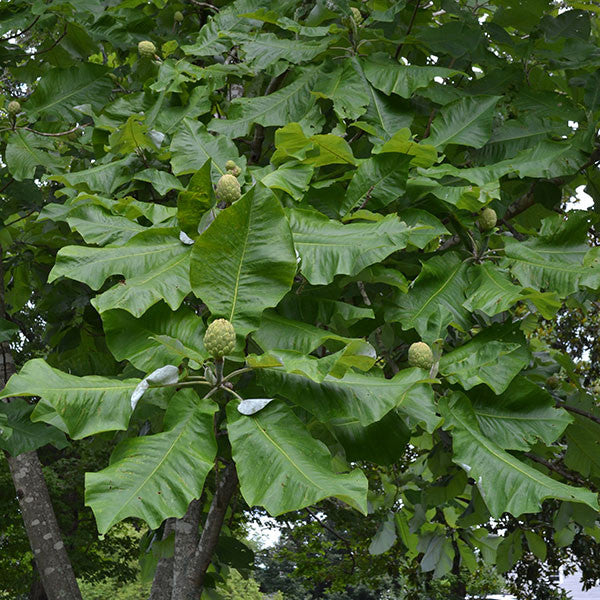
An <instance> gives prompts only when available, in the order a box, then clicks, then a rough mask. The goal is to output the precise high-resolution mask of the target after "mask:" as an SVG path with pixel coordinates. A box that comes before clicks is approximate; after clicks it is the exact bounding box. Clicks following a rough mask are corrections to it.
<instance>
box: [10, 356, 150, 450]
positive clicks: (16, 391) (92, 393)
mask: <svg viewBox="0 0 600 600" xmlns="http://www.w3.org/2000/svg"><path fill="white" fill-rule="evenodd" d="M139 381H140V380H139V379H123V380H119V379H110V378H108V377H98V376H96V375H89V376H86V377H75V376H74V375H69V374H68V373H63V372H62V371H59V370H58V369H53V368H52V367H51V366H49V365H48V364H47V363H46V362H45V361H43V360H42V359H41V358H34V359H33V360H30V361H28V362H26V363H25V365H24V366H23V368H22V369H21V371H20V372H19V373H18V374H16V375H13V376H12V377H11V378H10V379H9V380H8V383H7V384H6V387H5V388H4V390H2V394H1V395H0V399H1V398H9V397H11V396H40V397H41V398H42V400H43V403H42V402H40V403H38V405H37V406H36V408H35V410H34V411H33V414H32V416H31V419H32V421H44V422H46V423H48V422H49V423H52V424H54V425H57V426H58V425H61V427H60V428H61V429H63V431H66V432H67V433H68V434H69V435H70V436H71V437H72V438H73V439H79V438H83V437H86V436H88V435H93V434H95V433H100V432H102V431H113V430H116V429H127V425H128V423H129V417H130V415H131V404H130V402H129V397H130V396H131V393H132V392H133V390H134V389H135V387H136V386H137V384H138V383H139ZM44 404H45V406H44ZM49 408H50V409H52V410H53V411H54V412H55V413H56V415H58V420H56V419H55V418H54V416H53V415H52V410H48V409H49Z"/></svg>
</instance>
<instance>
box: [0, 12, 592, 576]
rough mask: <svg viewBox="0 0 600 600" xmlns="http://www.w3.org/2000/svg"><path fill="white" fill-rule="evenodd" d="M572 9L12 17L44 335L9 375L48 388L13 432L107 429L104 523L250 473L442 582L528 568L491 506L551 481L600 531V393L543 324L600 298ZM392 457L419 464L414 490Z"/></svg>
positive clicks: (528, 508)
mask: <svg viewBox="0 0 600 600" xmlns="http://www.w3.org/2000/svg"><path fill="white" fill-rule="evenodd" d="M563 4H564V5H561V6H559V5H558V4H557V3H550V2H544V1H542V2H534V3H531V2H526V3H514V2H507V1H505V0H495V1H492V2H487V3H476V2H471V1H468V2H462V3H457V2H446V1H444V2H441V1H437V0H434V2H431V3H429V4H426V5H423V6H422V5H421V3H418V2H405V1H392V0H378V1H375V0H372V1H369V2H366V3H364V4H363V3H360V4H359V3H354V2H348V1H347V0H334V1H332V2H329V1H328V2H325V1H323V0H319V1H317V2H315V3H301V2H298V1H297V0H278V1H277V2H273V3H270V4H269V5H268V6H267V7H265V4H264V2H261V1H260V0H236V1H235V2H219V3H218V6H217V7H211V6H210V5H204V4H202V3H193V4H189V3H185V4H183V3H181V2H169V3H165V2H162V1H159V0H155V1H153V2H141V1H138V0H124V1H121V2H106V3H80V2H53V3H42V2H35V3H33V6H34V11H33V13H32V12H31V6H32V4H31V3H30V2H20V1H16V2H11V3H5V5H3V7H2V9H1V11H2V18H1V19H0V23H1V25H0V28H1V31H0V33H2V34H3V35H4V38H3V39H5V41H4V42H3V45H2V50H1V51H2V56H3V61H4V64H5V73H6V78H5V87H4V90H3V93H4V96H3V101H4V107H5V109H4V111H5V112H4V114H3V118H4V123H5V126H4V127H3V129H2V131H1V132H0V135H1V143H2V156H3V157H4V160H3V163H2V167H1V169H0V190H1V191H0V193H1V194H2V199H3V203H2V211H3V213H2V218H3V220H4V223H5V227H4V229H3V230H2V233H1V237H2V242H1V243H2V247H3V249H4V253H5V263H6V266H5V269H6V277H5V281H6V282H7V290H6V296H5V301H6V309H7V315H8V317H9V319H11V320H4V321H1V322H0V326H1V334H2V336H3V339H4V340H12V342H13V344H14V345H16V344H18V340H19V337H18V330H17V328H15V325H14V324H15V323H16V324H19V315H20V314H21V313H22V312H23V311H24V310H28V309H30V308H31V306H34V307H35V310H36V311H37V315H38V318H39V319H41V320H42V321H43V322H44V323H46V324H47V331H46V339H47V347H46V349H45V351H44V352H43V353H42V354H43V356H42V357H39V356H38V357H37V358H34V359H32V360H30V361H29V362H27V363H26V364H25V365H24V366H23V368H22V369H21V371H20V373H19V374H17V375H15V376H14V377H12V378H11V380H10V381H9V382H8V384H7V386H6V388H5V389H4V391H3V392H2V397H6V398H9V397H10V398H15V397H19V396H21V397H25V398H32V397H35V398H39V400H38V401H37V403H35V407H34V408H32V407H31V406H30V405H28V404H26V403H24V401H23V400H20V399H19V400H13V401H12V402H11V403H9V404H2V405H1V406H0V426H1V436H0V444H1V445H2V447H3V448H4V449H6V450H7V451H8V452H12V453H16V452H20V451H23V449H29V448H35V447H38V446H41V445H43V444H46V443H54V444H62V443H64V435H63V434H67V435H68V436H70V437H71V438H73V439H77V438H83V437H87V436H91V435H99V434H101V435H104V436H106V435H107V432H115V434H114V435H116V436H118V439H119V440H120V443H119V444H118V445H117V447H116V448H115V450H114V453H113V456H112V458H111V462H110V465H109V466H107V467H106V468H103V469H101V470H100V471H99V472H96V473H89V474H88V475H87V478H86V502H87V504H88V505H89V506H91V508H92V509H93V511H94V513H95V516H96V520H97V524H98V528H99V530H100V532H101V533H104V532H106V531H107V530H108V529H110V528H111V527H112V526H113V525H115V524H116V523H118V522H119V521H120V520H122V519H124V518H126V517H138V518H140V519H143V520H145V521H146V522H147V523H148V525H149V526H150V527H151V528H157V527H158V526H159V525H160V524H161V522H163V521H164V520H165V519H167V518H169V517H181V516H182V515H183V514H184V513H185V511H186V508H187V506H188V504H189V503H190V502H191V501H192V500H193V499H194V498H199V497H200V495H201V493H202V490H203V489H204V486H205V481H206V478H207V476H208V474H209V473H210V472H211V470H213V468H214V465H215V464H216V463H215V460H217V462H218V461H225V462H227V461H229V460H231V459H233V461H234V462H235V464H236V465H237V471H238V476H239V481H240V486H241V488H240V490H241V495H242V497H243V498H244V500H245V501H246V502H247V504H248V505H250V506H253V505H256V506H262V507H264V508H265V509H266V510H267V511H268V512H269V513H270V514H272V515H279V514H283V513H286V512H289V511H293V510H298V509H302V508H305V507H308V506H310V505H313V504H315V503H317V502H319V501H321V500H323V499H326V498H335V499H337V500H339V501H341V502H343V503H345V504H346V505H347V506H348V507H351V508H352V509H356V510H358V511H360V512H362V513H367V512H368V511H369V510H373V509H374V508H375V509H377V510H381V511H382V514H383V517H382V521H381V527H380V529H379V530H378V532H377V533H376V534H375V537H374V539H373V543H372V551H373V552H374V553H381V552H385V551H386V550H387V549H389V548H390V547H391V546H392V545H393V544H394V543H396V542H397V541H398V542H400V543H402V544H403V545H404V546H405V548H406V550H407V552H408V553H409V555H412V556H413V557H417V555H418V556H419V557H420V560H421V568H422V570H423V571H425V572H430V571H432V572H434V574H435V576H443V575H444V574H446V573H447V572H449V571H450V570H451V569H453V565H458V566H459V567H460V566H461V565H462V566H463V567H467V568H469V569H471V568H475V565H476V553H475V549H479V551H480V552H481V555H482V556H483V558H484V559H485V560H488V561H489V562H496V561H497V560H501V561H503V562H502V565H503V566H504V567H507V568H510V566H511V564H510V561H511V560H513V559H514V557H517V558H518V556H519V552H522V543H523V540H524V539H525V538H523V536H522V532H521V531H520V530H516V533H515V532H513V533H511V536H512V537H511V538H510V539H509V541H508V542H506V543H504V542H503V544H501V545H500V546H499V545H498V540H497V539H492V538H489V536H488V532H487V530H486V529H485V528H484V527H483V525H485V524H486V523H487V522H488V521H489V518H490V516H491V517H494V518H495V519H500V518H501V517H502V515H503V514H505V513H510V514H512V515H513V516H515V517H518V516H520V515H522V514H526V513H535V512H537V511H539V510H540V507H541V505H542V503H543V502H544V501H545V500H547V499H554V500H559V501H561V502H563V503H564V505H566V506H569V507H571V509H570V510H571V513H569V514H570V515H571V517H570V519H571V521H572V522H573V523H575V524H577V525H576V526H581V527H590V528H593V527H594V525H593V519H592V522H590V520H589V519H587V517H586V515H588V516H589V514H590V512H592V513H593V511H596V510H597V509H598V504H597V497H596V494H595V493H594V492H593V491H592V490H594V489H597V485H596V483H597V481H598V477H599V476H600V466H599V465H598V461H597V460H595V458H594V455H595V448H596V446H595V445H594V440H595V439H597V433H598V432H597V431H596V429H597V421H594V420H593V418H592V419H589V418H586V416H585V415H586V414H587V415H591V416H592V417H594V416H595V417H596V418H597V416H598V409H597V408H596V407H595V405H594V404H593V403H592V402H591V399H590V397H589V396H588V395H587V394H586V391H585V390H584V389H583V388H582V387H581V384H580V382H579V380H578V378H577V376H576V373H575V372H574V371H573V370H572V369H569V364H568V360H567V359H566V358H565V357H564V355H562V354H560V353H559V352H557V351H554V350H551V349H550V348H549V347H548V346H546V345H544V344H543V343H542V342H541V341H539V340H537V341H536V340H532V338H531V335H530V334H531V332H532V329H533V326H534V324H535V320H536V318H537V317H536V315H537V314H539V315H541V316H543V317H544V318H546V319H551V318H552V317H553V316H554V315H555V314H556V311H557V310H558V309H559V308H560V307H561V305H562V304H563V303H564V302H570V303H574V304H579V305H585V304H586V303H589V302H593V301H595V299H596V298H597V292H598V289H599V288H600V268H599V266H598V264H599V263H598V255H597V249H596V248H590V245H589V243H588V232H589V231H590V230H591V229H592V228H593V227H594V225H595V223H596V222H597V216H596V212H595V211H594V210H589V211H573V210H570V211H567V212H565V210H564V202H565V201H566V200H568V199H569V198H570V197H571V196H572V195H573V194H574V190H575V189H576V188H577V187H578V186H582V185H587V186H588V187H587V190H588V192H589V193H591V194H592V196H593V198H594V199H596V197H597V194H598V186H597V184H598V183H599V181H598V174H597V169H596V161H597V146H596V144H597V139H596V136H597V120H598V116H599V115H600V79H599V78H598V74H597V69H598V67H599V66H600V54H599V53H598V44H597V41H598V40H597V22H596V21H595V20H594V16H595V12H597V9H596V7H594V6H593V5H592V4H588V3H574V2H573V3H563ZM351 8H353V9H359V11H360V12H361V14H362V16H363V17H364V19H363V20H362V22H360V23H359V22H358V20H357V19H356V14H355V12H354V13H353V11H352V10H351ZM176 11H182V12H183V17H184V18H183V20H180V19H175V17H174V14H175V12H176ZM32 14H34V15H35V16H34V17H32ZM353 14H354V16H353ZM32 21H34V22H33V23H32ZM63 30H64V31H63ZM57 31H63V33H62V34H60V36H58V37H57V38H56V39H54V40H51V39H47V40H46V39H45V38H44V36H49V35H50V34H55V35H56V32H57ZM34 33H35V35H34ZM7 36H9V37H10V36H14V39H15V40H16V43H14V44H12V45H11V44H7V43H6V39H8V38H7ZM35 36H38V37H35ZM39 36H41V38H42V39H43V41H42V42H41V43H39V42H38V40H39ZM143 40H150V41H152V43H153V44H154V46H155V48H156V55H155V56H152V55H151V54H148V53H144V54H142V55H138V51H137V47H138V42H140V41H143ZM30 43H32V44H33V43H39V46H38V47H37V51H36V52H30V53H28V52H26V51H25V50H26V49H27V47H28V44H30ZM15 98H18V100H19V102H20V104H21V112H19V113H18V114H16V115H15V114H13V113H10V112H8V110H7V108H8V102H9V101H10V100H13V99H15ZM228 161H233V162H234V163H235V165H236V167H237V169H236V170H239V173H238V174H237V175H236V176H237V177H238V181H239V183H240V185H241V187H242V197H241V198H240V199H239V200H237V201H235V202H233V203H232V204H230V205H229V204H228V203H225V202H217V199H216V197H215V192H214V190H215V187H216V185H217V183H218V181H219V179H220V178H221V177H222V176H223V175H224V174H225V173H226V172H227V171H228V167H227V163H228ZM486 207H489V208H492V209H493V210H494V211H495V212H496V213H497V216H498V224H497V226H496V227H495V228H493V229H491V230H489V231H488V230H485V231H481V230H480V229H479V228H478V226H477V219H478V216H479V214H480V212H481V211H482V210H483V209H484V208H486ZM216 318H225V319H228V320H229V321H231V322H232V323H233V325H234V327H235V329H236V333H237V336H238V337H237V346H236V349H235V350H234V351H233V353H232V354H231V355H230V356H228V357H226V361H225V367H224V371H223V370H222V369H223V366H222V365H221V364H220V362H219V361H214V360H213V359H211V358H210V357H209V355H208V353H207V352H206V350H205V348H204V346H203V343H202V338H203V332H204V330H205V328H206V326H207V324H208V322H210V321H212V320H214V319H216ZM23 333H24V335H26V334H27V331H24V332H23ZM416 341H423V342H425V343H427V344H429V345H430V346H431V347H432V348H433V352H434V361H435V362H434V366H433V367H432V369H431V370H430V371H425V370H422V369H419V368H414V367H409V366H408V364H407V350H408V347H409V346H410V344H412V343H413V342H416ZM561 368H562V369H563V371H562V373H563V375H564V376H565V378H564V379H563V382H562V384H561V385H560V387H559V388H558V389H553V390H549V389H546V385H545V382H546V378H547V377H548V376H549V375H551V374H552V373H555V372H558V371H559V369H561ZM240 370H242V372H240ZM223 376H224V377H225V379H226V380H228V382H229V383H232V384H233V386H234V389H233V390H232V389H231V388H229V387H224V386H221V385H220V382H221V377H223ZM215 382H216V383H215ZM178 388H179V389H178ZM248 400H254V401H255V402H250V403H248ZM225 405H227V406H225ZM28 406H29V408H28ZM573 407H575V409H576V410H575V411H573V410H572V409H573ZM577 411H579V412H578V413H577V414H578V416H577V417H576V418H574V416H573V414H574V413H575V412H577ZM582 411H583V412H582ZM582 415H583V416H582ZM582 453H583V454H585V455H586V456H587V457H588V460H585V459H583V458H582ZM563 461H564V462H565V463H566V467H567V470H565V468H563V467H564V465H563ZM368 462H373V463H376V464H378V465H381V466H384V467H385V466H387V465H396V464H402V465H403V469H404V475H403V479H402V480H401V481H398V482H396V485H395V490H396V491H395V494H394V495H393V501H391V500H390V498H389V497H386V495H385V493H384V490H382V489H381V488H380V487H378V486H377V485H374V484H373V481H371V486H370V487H369V481H368V479H367V477H366V476H365V474H364V473H363V471H362V470H361V466H364V465H365V464H366V463H368ZM565 473H566V475H565ZM382 477H383V475H382ZM582 478H588V483H587V484H586V483H585V482H584V481H583V480H582ZM384 487H385V486H384ZM588 488H589V489H588ZM400 507H402V508H401V509H400ZM349 510H350V509H349ZM586 519H587V520H586ZM569 523H570V520H569V519H567V520H566V522H562V523H560V526H559V530H564V529H567V528H568V527H569V526H570V525H569ZM415 534H416V536H415ZM517 537H518V539H517ZM527 543H529V547H530V549H531V550H532V551H533V552H538V551H540V548H539V546H540V542H539V541H538V538H534V537H531V536H529V537H527ZM511 544H512V545H511ZM541 544H543V540H542V542H541ZM532 545H533V546H534V547H531V546H532ZM507 556H510V557H512V558H510V559H507V558H506V557H507ZM498 557H504V558H498ZM515 560H516V559H515Z"/></svg>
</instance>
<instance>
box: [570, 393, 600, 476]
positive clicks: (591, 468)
mask: <svg viewBox="0 0 600 600" xmlns="http://www.w3.org/2000/svg"><path fill="white" fill-rule="evenodd" d="M569 403H570V404H571V405H573V406H575V407H576V408H579V409H580V410H583V411H585V412H588V413H590V414H592V415H594V416H596V417H600V411H599V410H598V406H597V405H596V402H595V401H594V400H593V399H592V398H591V397H590V396H583V397H576V398H571V399H569ZM572 418H573V422H572V423H571V424H570V425H569V426H568V427H567V430H566V432H565V433H566V437H567V442H568V446H567V452H566V454H565V458H564V461H565V465H567V467H569V468H570V469H574V470H575V471H578V472H579V473H581V474H582V475H583V476H584V477H590V476H592V477H598V476H599V475H600V453H599V452H598V440H600V423H597V422H596V421H593V420H592V419H590V418H589V417H586V416H583V415H578V414H573V415H572Z"/></svg>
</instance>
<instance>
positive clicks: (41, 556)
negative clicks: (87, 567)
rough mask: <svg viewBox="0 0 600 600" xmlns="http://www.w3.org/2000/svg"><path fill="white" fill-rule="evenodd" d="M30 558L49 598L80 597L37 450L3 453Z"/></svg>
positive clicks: (67, 599) (66, 598) (54, 599)
mask: <svg viewBox="0 0 600 600" xmlns="http://www.w3.org/2000/svg"><path fill="white" fill-rule="evenodd" d="M6 458H7V460H8V466H9V468H10V473H11V475H12V478H13V482H14V484H15V489H16V490H17V498H18V500H19V507H20V509H21V515H22V517H23V522H24V523H25V529H26V531H27V537H28V538H29V544H30V545H31V549H32V550H33V557H34V560H35V563H36V566H37V570H38V572H39V574H40V579H41V582H42V585H43V586H44V590H45V592H46V595H47V596H48V600H81V593H80V592H79V586H78V585H77V581H76V579H75V574H74V573H73V568H72V567H71V562H70V561H69V557H68V556H67V551H66V550H65V545H64V543H63V541H62V536H61V533H60V529H59V528H58V523H57V521H56V515H55V514H54V509H53V508H52V502H51V500H50V495H49V494H48V488H47V487H46V481H45V480H44V474H43V473H42V465H41V464H40V461H39V459H38V456H37V453H36V452H24V453H23V454H19V456H9V455H8V454H7V455H6Z"/></svg>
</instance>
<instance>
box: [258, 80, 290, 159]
mask: <svg viewBox="0 0 600 600" xmlns="http://www.w3.org/2000/svg"><path fill="white" fill-rule="evenodd" d="M286 75H287V69H286V70H285V71H284V72H283V73H281V74H280V75H278V76H277V77H273V79H271V81H270V82H269V85H268V86H267V89H266V90H265V93H264V95H265V96H268V95H269V94H272V93H273V92H274V91H275V90H276V89H277V88H278V87H279V84H280V83H281V82H282V81H283V79H284V78H285V76H286ZM264 140H265V128H264V127H263V126H262V125H259V124H258V123H257V124H256V125H255V126H254V138H253V139H252V143H251V144H250V162H251V163H253V164H256V163H257V162H258V161H259V160H260V155H261V153H262V145H263V142H264Z"/></svg>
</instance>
